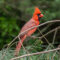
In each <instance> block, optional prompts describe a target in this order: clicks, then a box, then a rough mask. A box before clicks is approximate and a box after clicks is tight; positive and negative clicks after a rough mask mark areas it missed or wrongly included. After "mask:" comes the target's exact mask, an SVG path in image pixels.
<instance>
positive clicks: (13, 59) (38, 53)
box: [11, 48, 60, 60]
mask: <svg viewBox="0 0 60 60" xmlns="http://www.w3.org/2000/svg"><path fill="white" fill-rule="evenodd" d="M57 50H60V48H56V49H52V50H48V51H42V52H37V53H32V54H25V55H22V56H19V57H15V58H12V59H11V60H15V59H19V58H23V57H27V56H33V55H40V54H44V53H49V52H54V51H57Z"/></svg>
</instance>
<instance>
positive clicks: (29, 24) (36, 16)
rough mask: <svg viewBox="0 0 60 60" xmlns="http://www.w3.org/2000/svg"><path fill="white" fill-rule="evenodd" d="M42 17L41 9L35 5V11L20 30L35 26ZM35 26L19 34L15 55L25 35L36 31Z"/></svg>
mask: <svg viewBox="0 0 60 60" xmlns="http://www.w3.org/2000/svg"><path fill="white" fill-rule="evenodd" d="M41 17H43V14H41V11H40V10H39V8H38V7H35V11H34V13H33V16H32V18H31V19H30V20H29V21H28V22H27V23H26V24H25V25H24V26H23V27H22V29H21V31H20V33H21V32H24V31H25V30H27V29H29V28H31V27H34V26H37V25H39V21H40V18H41ZM36 29H37V27H35V28H33V29H31V30H29V31H27V32H26V33H24V34H23V35H21V36H20V39H21V42H20V41H19V42H18V45H17V46H16V50H15V56H17V55H18V54H19V51H20V49H21V45H22V43H23V41H24V40H25V39H26V37H28V36H31V35H32V34H33V33H34V32H35V31H36Z"/></svg>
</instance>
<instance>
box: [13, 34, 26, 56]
mask: <svg viewBox="0 0 60 60" xmlns="http://www.w3.org/2000/svg"><path fill="white" fill-rule="evenodd" d="M25 38H26V36H25V35H24V36H23V37H22V38H21V41H19V42H18V45H17V46H16V49H15V54H14V55H15V56H18V54H19V51H20V49H21V46H22V43H23V42H24V40H25Z"/></svg>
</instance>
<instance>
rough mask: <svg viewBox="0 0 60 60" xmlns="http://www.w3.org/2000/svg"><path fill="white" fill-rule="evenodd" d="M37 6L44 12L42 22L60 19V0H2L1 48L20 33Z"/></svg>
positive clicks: (0, 8)
mask: <svg viewBox="0 0 60 60" xmlns="http://www.w3.org/2000/svg"><path fill="white" fill-rule="evenodd" d="M35 6H38V7H39V9H40V10H41V11H42V13H43V14H44V17H43V18H42V19H43V20H42V19H41V23H43V22H45V21H50V20H56V19H60V0H0V49H1V48H2V47H3V46H4V45H5V44H8V43H9V42H11V41H12V39H13V38H14V37H16V36H17V35H18V33H19V31H20V29H21V27H22V26H23V25H24V24H25V23H26V22H27V21H28V20H29V19H30V18H31V17H32V15H33V12H34V7H35ZM30 42H31V44H32V43H33V42H32V40H31V41H30ZM39 44H40V43H39Z"/></svg>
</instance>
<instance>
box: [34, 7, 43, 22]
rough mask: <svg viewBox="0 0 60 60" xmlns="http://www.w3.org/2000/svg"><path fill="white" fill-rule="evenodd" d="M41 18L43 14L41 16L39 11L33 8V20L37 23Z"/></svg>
mask: <svg viewBox="0 0 60 60" xmlns="http://www.w3.org/2000/svg"><path fill="white" fill-rule="evenodd" d="M42 17H43V14H41V11H40V10H39V8H38V7H35V11H34V13H33V19H34V20H36V21H37V20H40V18H42Z"/></svg>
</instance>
